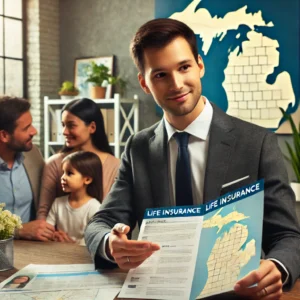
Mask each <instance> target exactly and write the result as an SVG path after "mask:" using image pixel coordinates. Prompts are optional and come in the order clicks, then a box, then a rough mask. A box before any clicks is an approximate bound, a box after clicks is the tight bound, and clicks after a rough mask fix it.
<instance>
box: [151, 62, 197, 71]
mask: <svg viewBox="0 0 300 300" xmlns="http://www.w3.org/2000/svg"><path fill="white" fill-rule="evenodd" d="M191 62H192V59H185V60H182V61H180V62H179V63H178V64H177V66H182V65H184V64H187V63H191ZM163 71H165V69H163V68H154V69H152V70H151V73H157V72H163Z"/></svg>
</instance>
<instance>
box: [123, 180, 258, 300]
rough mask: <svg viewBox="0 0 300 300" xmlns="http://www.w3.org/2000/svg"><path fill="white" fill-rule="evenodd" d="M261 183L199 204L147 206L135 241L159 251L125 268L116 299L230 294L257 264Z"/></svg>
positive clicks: (185, 297) (186, 297)
mask: <svg viewBox="0 0 300 300" xmlns="http://www.w3.org/2000/svg"><path fill="white" fill-rule="evenodd" d="M263 184H264V182H263V180H260V181H257V182H255V183H253V184H251V185H248V186H245V187H243V188H240V189H237V190H235V191H233V192H230V193H227V194H225V195H222V196H221V197H219V198H218V199H216V200H213V201H210V202H208V203H205V204H203V205H199V206H182V207H163V208H156V209H147V210H146V212H145V215H144V220H143V222H142V225H141V228H140V234H139V238H138V239H139V240H147V241H151V242H155V243H158V244H159V245H160V247H161V249H160V250H159V251H157V252H155V253H154V254H153V255H152V256H151V257H149V258H148V259H147V260H145V261H144V263H143V264H141V265H140V266H139V267H137V268H136V269H131V270H130V271H129V273H128V275H127V277H126V280H125V283H124V285H123V287H122V290H121V292H120V295H119V297H120V298H137V299H178V300H179V299H180V300H185V299H186V300H194V299H202V298H206V297H209V296H212V295H216V294H221V293H228V292H232V291H233V287H234V285H235V283H236V282H237V281H238V280H239V279H241V278H242V277H244V276H245V275H246V274H247V273H248V272H249V271H252V270H254V269H257V268H258V266H259V261H260V254H261V239H262V222H263V206H264V190H263V189H264V187H263Z"/></svg>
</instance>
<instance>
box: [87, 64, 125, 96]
mask: <svg viewBox="0 0 300 300" xmlns="http://www.w3.org/2000/svg"><path fill="white" fill-rule="evenodd" d="M85 72H86V75H87V79H86V81H87V82H91V83H92V84H93V85H94V86H101V87H107V85H108V84H111V85H116V86H118V88H119V89H120V93H121V94H124V92H125V89H126V81H125V80H123V79H122V78H121V77H120V76H117V77H115V76H112V75H111V74H110V71H109V68H108V67H106V66H105V65H103V64H100V65H97V64H96V63H95V62H94V61H92V62H91V63H90V64H89V65H88V66H87V67H86V69H85Z"/></svg>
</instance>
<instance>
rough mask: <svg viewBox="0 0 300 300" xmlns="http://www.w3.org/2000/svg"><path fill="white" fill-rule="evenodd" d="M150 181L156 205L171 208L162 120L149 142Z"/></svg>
mask: <svg viewBox="0 0 300 300" xmlns="http://www.w3.org/2000/svg"><path fill="white" fill-rule="evenodd" d="M149 148H150V160H149V170H150V172H149V173H150V180H151V187H152V195H153V201H154V205H155V206H156V207H159V206H170V205H171V200H170V194H169V172H168V145H167V133H166V130H165V126H164V121H163V120H162V121H161V122H160V123H159V125H158V126H157V128H156V129H155V131H154V136H153V137H151V138H150V140H149Z"/></svg>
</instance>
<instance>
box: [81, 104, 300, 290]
mask: <svg viewBox="0 0 300 300" xmlns="http://www.w3.org/2000/svg"><path fill="white" fill-rule="evenodd" d="M247 175H249V178H247V179H246V180H243V181H240V182H238V183H237V184H234V185H231V186H229V187H228V188H226V190H225V189H223V190H222V185H223V184H225V183H228V182H232V181H234V180H236V179H239V178H242V177H245V176H247ZM262 178H264V180H265V203H264V222H263V245H262V247H263V251H264V253H265V255H266V258H268V257H269V258H274V259H277V260H279V261H280V262H281V263H283V264H284V266H286V268H287V269H288V271H289V274H290V277H289V283H288V285H287V287H290V286H292V284H293V282H294V281H295V280H296V279H297V277H298V276H299V273H300V230H299V225H298V222H297V218H296V214H295V197H294V194H293V192H292V190H291V188H290V186H289V181H288V177H287V173H286V169H285V165H284V162H283V158H282V154H281V151H280V149H279V147H278V144H277V140H276V136H275V134H274V133H272V132H270V131H268V130H266V129H264V128H261V127H258V126H256V125H253V124H250V123H247V122H244V121H242V120H239V119H237V118H233V117H230V116H228V115H226V114H225V113H224V112H223V111H221V110H220V109H219V108H217V107H216V106H215V105H213V119H212V124H211V128H210V138H209V148H208V158H207V164H206V172H205V182H204V198H203V199H204V202H207V201H210V200H213V199H215V198H217V197H219V196H220V195H222V194H225V193H227V192H229V191H231V190H234V189H236V188H239V187H242V186H245V185H247V184H251V183H253V182H254V181H256V180H258V179H262ZM169 180H170V179H169V175H168V157H167V133H166V130H165V126H164V122H163V121H161V122H159V123H158V124H155V125H154V126H152V127H150V128H148V129H145V130H142V131H141V132H139V133H137V134H135V135H133V136H131V137H130V138H129V140H128V142H127V145H126V148H125V151H124V153H123V155H122V162H121V166H120V170H119V174H118V177H117V180H116V182H115V183H114V185H113V186H112V189H111V192H110V193H109V195H108V196H107V197H106V199H105V200H104V202H103V204H102V206H101V209H100V211H99V212H98V213H96V215H95V216H94V217H93V218H92V220H91V221H90V223H89V225H88V226H87V229H86V233H85V238H86V244H87V247H88V249H89V251H90V252H91V254H92V256H93V258H94V261H95V265H96V268H105V267H109V266H110V263H109V262H108V261H106V260H104V259H102V258H101V257H100V255H99V249H98V248H99V244H100V242H101V241H102V239H103V238H104V236H105V234H106V233H107V232H109V231H110V229H111V228H112V227H113V226H114V225H115V224H116V223H124V224H127V225H129V226H130V227H131V228H132V229H133V228H134V226H135V224H136V221H138V223H139V225H140V224H141V222H142V219H143V216H144V211H145V209H146V208H154V207H164V206H171V205H172V202H171V199H170V193H169Z"/></svg>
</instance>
